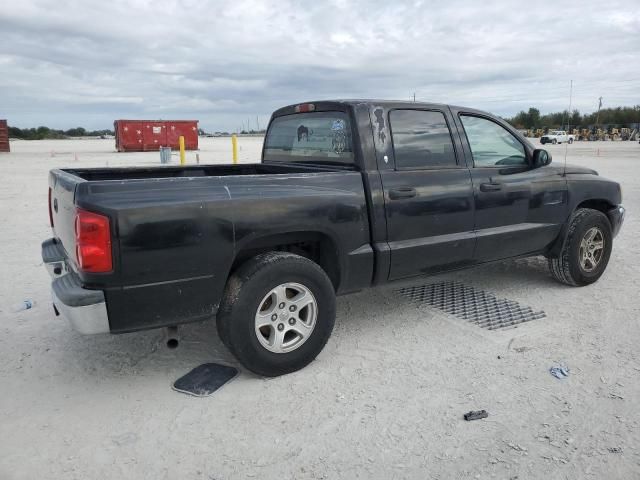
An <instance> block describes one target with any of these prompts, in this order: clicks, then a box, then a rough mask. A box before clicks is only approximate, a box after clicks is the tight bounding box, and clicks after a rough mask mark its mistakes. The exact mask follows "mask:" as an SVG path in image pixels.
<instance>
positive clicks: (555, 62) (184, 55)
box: [0, 0, 640, 130]
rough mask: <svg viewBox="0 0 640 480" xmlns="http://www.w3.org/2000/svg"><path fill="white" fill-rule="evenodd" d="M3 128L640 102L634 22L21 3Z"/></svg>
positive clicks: (0, 16)
mask: <svg viewBox="0 0 640 480" xmlns="http://www.w3.org/2000/svg"><path fill="white" fill-rule="evenodd" d="M0 31H1V32H2V36H3V41H2V42H0V117H1V118H5V117H6V118H8V119H9V122H10V123H11V124H13V125H18V126H33V125H36V124H47V125H50V126H52V127H61V128H68V127H71V126H76V125H83V126H86V127H88V128H105V127H108V126H110V125H111V124H112V121H113V120H114V119H115V118H121V117H162V118H169V117H175V118H193V117H195V118H199V119H200V121H201V126H203V127H204V128H206V129H210V130H220V129H235V128H237V127H239V126H240V125H241V122H243V121H244V122H246V121H247V118H250V119H251V122H254V119H255V118H256V116H257V117H258V120H259V121H260V123H261V124H262V125H264V124H265V123H266V121H267V120H268V117H269V115H270V112H271V111H272V110H274V109H275V108H278V107H279V106H282V105H285V104H290V103H295V102H299V101H305V100H317V99H327V98H347V97H348V98H398V99H409V98H410V97H411V96H412V95H413V94H414V92H415V94H416V98H417V99H419V100H424V101H434V102H445V103H454V104H461V105H469V106H473V107H476V108H481V109H485V110H490V111H492V112H495V113H498V114H503V115H509V114H513V113H515V112H517V111H518V110H521V109H525V108H528V107H529V106H538V107H539V108H541V109H542V110H543V111H547V110H559V109H563V108H566V107H567V105H568V90H569V80H571V79H573V80H574V100H573V104H574V105H575V107H576V108H579V109H581V110H583V111H592V110H594V109H595V108H597V98H598V97H599V96H603V97H604V105H605V106H608V105H609V106H613V105H633V104H638V103H640V97H639V95H638V92H639V91H640V75H639V74H640V71H639V70H640V61H639V60H640V48H638V46H639V45H640V14H638V12H633V11H632V9H629V8H628V4H626V3H623V2H616V1H614V2H610V3H609V4H607V12H604V13H603V12H602V8H601V3H600V2H597V1H592V0H586V1H584V2H575V3H573V2H570V3H563V4H558V3H557V2H537V3H535V5H533V4H531V3H530V2H529V3H523V4H522V6H520V7H518V6H516V5H514V3H513V2H512V1H496V2H491V3H487V2H475V1H470V0H468V1H450V2H429V1H413V2H389V1H381V0H366V1H365V0H353V1H346V0H342V1H326V2H295V1H287V0H283V1H257V0H256V1H237V0H236V1H226V0H223V1H216V2H203V1H194V0H178V1H167V0H158V1H150V0H136V1H131V0H129V1H122V0H111V1H109V2H86V1H81V0H69V1H66V2H62V3H60V2H57V1H53V0H22V1H21V2H20V3H18V4H14V5H13V6H12V8H4V9H0Z"/></svg>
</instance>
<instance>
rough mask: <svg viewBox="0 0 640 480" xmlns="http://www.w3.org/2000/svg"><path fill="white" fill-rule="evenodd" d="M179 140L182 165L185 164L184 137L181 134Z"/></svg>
mask: <svg viewBox="0 0 640 480" xmlns="http://www.w3.org/2000/svg"><path fill="white" fill-rule="evenodd" d="M178 141H179V142H180V165H184V164H185V161H184V137H183V136H182V135H180V138H179V139H178Z"/></svg>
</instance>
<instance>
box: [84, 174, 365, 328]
mask: <svg viewBox="0 0 640 480" xmlns="http://www.w3.org/2000/svg"><path fill="white" fill-rule="evenodd" d="M77 204H78V206H80V207H83V208H86V209H88V210H93V211H101V212H104V213H106V214H108V215H109V216H110V218H112V219H113V220H112V221H113V223H114V225H113V228H114V236H115V238H116V239H117V255H116V261H117V269H116V271H115V272H114V274H112V275H111V276H109V277H105V278H104V279H103V281H102V282H101V279H96V278H91V279H87V280H88V281H90V282H91V281H93V282H94V287H95V288H103V289H104V290H105V296H106V298H107V308H108V309H109V317H110V322H111V331H113V332H125V331H132V330H139V329H144V328H153V327H159V326H165V325H175V324H179V323H185V322H188V321H197V320H201V319H204V318H207V317H210V316H212V315H214V314H215V313H216V312H217V309H218V306H219V301H220V298H221V296H222V293H223V290H224V287H225V284H226V280H227V278H228V275H229V272H230V269H231V266H232V264H233V261H234V258H235V256H236V254H237V253H238V252H239V251H240V250H241V249H242V248H243V247H244V246H245V245H248V244H250V243H251V242H252V241H254V240H255V239H258V238H260V237H261V236H268V235H273V234H276V233H286V232H299V231H312V232H322V233H324V234H326V235H327V236H329V237H330V238H331V239H333V240H334V242H335V244H336V245H337V246H339V250H340V251H339V257H338V258H339V259H340V263H341V267H343V271H345V272H352V271H354V266H355V265H357V266H358V278H364V277H366V278H367V281H368V282H370V280H371V269H372V268H373V253H372V251H371V248H370V246H369V228H368V221H367V208H366V203H365V196H364V189H363V184H362V177H361V174H360V173H358V172H335V173H328V172H318V173H297V174H283V175H247V176H226V177H204V178H203V177H184V178H167V179H157V180H139V181H138V180H128V181H105V182H83V183H82V184H80V185H79V186H78V192H77ZM366 265H368V268H369V269H370V270H369V272H366V271H365V272H364V274H365V275H362V274H363V272H362V269H363V268H365V269H366V268H367V267H366ZM343 281H344V282H346V283H347V284H348V283H349V282H351V283H353V281H352V280H351V279H350V278H349V277H348V276H347V277H345V278H344V280H343ZM362 286H364V285H362Z"/></svg>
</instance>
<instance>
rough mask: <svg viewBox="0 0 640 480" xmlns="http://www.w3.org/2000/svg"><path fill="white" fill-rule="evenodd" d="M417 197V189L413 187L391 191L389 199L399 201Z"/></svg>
mask: <svg viewBox="0 0 640 480" xmlns="http://www.w3.org/2000/svg"><path fill="white" fill-rule="evenodd" d="M415 196H416V189H415V188H412V187H400V188H396V189H395V190H389V198H390V199H391V200H398V199H400V198H413V197H415Z"/></svg>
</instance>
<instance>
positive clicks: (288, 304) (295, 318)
mask: <svg viewBox="0 0 640 480" xmlns="http://www.w3.org/2000/svg"><path fill="white" fill-rule="evenodd" d="M334 321H335V292H334V289H333V285H332V283H331V281H330V280H329V278H328V277H327V274H326V273H325V272H324V270H322V268H320V266H318V265H317V264H316V263H314V262H312V261H311V260H309V259H307V258H304V257H301V256H299V255H294V254H292V253H286V252H270V253H265V254H262V255H258V256H257V257H254V258H252V259H251V260H248V261H247V262H245V263H244V264H243V265H242V266H240V268H238V269H237V270H236V271H235V272H234V273H233V274H232V276H231V277H230V278H229V282H228V283H227V288H226V291H225V295H224V298H223V301H222V304H221V305H220V309H219V312H218V316H217V326H218V334H219V335H220V338H221V339H222V341H223V342H224V343H225V345H226V346H227V347H228V348H229V350H230V351H231V353H233V354H234V355H235V356H236V358H237V359H238V360H239V361H240V363H241V364H242V365H244V366H245V367H246V368H247V369H249V370H251V371H252V372H254V373H257V374H258V375H264V376H268V377H275V376H278V375H283V374H285V373H290V372H294V371H296V370H299V369H301V368H303V367H305V366H306V365H307V364H308V363H310V362H311V361H312V360H313V359H314V358H315V357H316V356H317V355H318V354H319V353H320V351H321V350H322V349H323V347H324V346H325V344H326V343H327V340H328V339H329V336H330V335H331V331H332V330H333V324H334Z"/></svg>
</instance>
